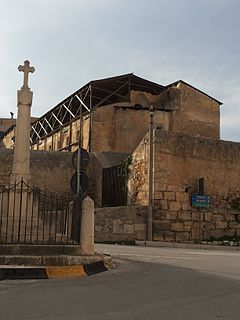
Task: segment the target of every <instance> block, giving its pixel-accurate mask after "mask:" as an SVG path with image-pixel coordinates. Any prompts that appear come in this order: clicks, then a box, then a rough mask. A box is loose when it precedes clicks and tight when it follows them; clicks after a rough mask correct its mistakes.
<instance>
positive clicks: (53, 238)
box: [0, 180, 79, 245]
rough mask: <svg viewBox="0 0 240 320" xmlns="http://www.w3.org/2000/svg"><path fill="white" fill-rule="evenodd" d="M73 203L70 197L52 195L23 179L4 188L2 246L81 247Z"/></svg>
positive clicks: (0, 200) (0, 212)
mask: <svg viewBox="0 0 240 320" xmlns="http://www.w3.org/2000/svg"><path fill="white" fill-rule="evenodd" d="M72 201H73V198H72V196H71V195H70V194H65V195H58V194H54V193H48V192H45V191H43V190H41V189H40V188H34V187H30V186H29V185H27V184H26V183H25V182H24V181H23V180H22V181H21V182H19V183H17V184H14V185H13V186H9V187H7V188H5V187H4V188H2V189H0V243H1V244H38V245H41V244H46V245H51V244H53V245H54V244H63V245H65V244H78V243H79V241H75V240H73V235H72V226H73V223H74V222H73V217H72V210H71V209H70V207H71V203H72ZM75 238H76V237H75Z"/></svg>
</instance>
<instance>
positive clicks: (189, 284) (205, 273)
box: [0, 245, 240, 320]
mask: <svg viewBox="0 0 240 320" xmlns="http://www.w3.org/2000/svg"><path fill="white" fill-rule="evenodd" d="M96 248H97V250H98V251H102V252H105V253H108V254H110V253H111V254H112V255H113V256H115V257H116V258H115V259H117V261H118V262H119V266H118V268H117V269H114V270H110V271H108V272H104V273H101V274H98V275H94V276H91V277H86V278H81V279H72V280H38V281H2V282H0V320H12V319H14V320H23V319H29V320H30V319H31V320H40V319H41V320H56V319H60V320H62V319H66V320H73V319H74V320H75V319H84V320H93V319H94V320H95V319H96V320H102V319H104V320H108V319H114V320H119V319H129V320H134V319H136V320H141V319H148V320H151V319H154V320H155V319H156V320H161V319H164V320H168V319H184V320H188V319H189V320H190V319H191V320H198V319H201V320H202V319H204V320H210V319H211V320H212V319H226V320H232V319H236V320H237V319H239V314H240V303H239V301H240V281H239V279H240V271H239V265H240V264H239V263H240V254H239V253H238V252H222V251H219V252H215V251H203V250H189V249H188V250H187V249H185V250H184V249H174V248H168V249H166V248H144V247H142V248H141V247H125V246H124V247H123V246H107V245H97V246H96ZM228 268H230V270H229V271H228Z"/></svg>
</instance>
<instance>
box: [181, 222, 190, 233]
mask: <svg viewBox="0 0 240 320" xmlns="http://www.w3.org/2000/svg"><path fill="white" fill-rule="evenodd" d="M183 230H184V231H188V232H191V230H192V226H191V225H189V224H185V223H184V228H183Z"/></svg>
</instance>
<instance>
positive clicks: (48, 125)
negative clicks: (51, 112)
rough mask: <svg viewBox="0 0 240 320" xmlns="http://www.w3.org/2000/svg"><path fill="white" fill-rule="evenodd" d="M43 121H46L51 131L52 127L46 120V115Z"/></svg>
mask: <svg viewBox="0 0 240 320" xmlns="http://www.w3.org/2000/svg"><path fill="white" fill-rule="evenodd" d="M44 121H45V122H47V124H48V126H49V128H50V129H51V130H52V131H53V130H54V129H53V127H52V126H51V124H50V123H49V121H48V120H47V118H46V117H44Z"/></svg>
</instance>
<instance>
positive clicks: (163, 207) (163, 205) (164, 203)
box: [160, 200, 168, 210]
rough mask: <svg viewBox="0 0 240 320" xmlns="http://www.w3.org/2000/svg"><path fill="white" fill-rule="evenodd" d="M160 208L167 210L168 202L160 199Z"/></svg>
mask: <svg viewBox="0 0 240 320" xmlns="http://www.w3.org/2000/svg"><path fill="white" fill-rule="evenodd" d="M160 208H161V209H163V210H167V209H168V202H167V201H166V200H161V201H160Z"/></svg>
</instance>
